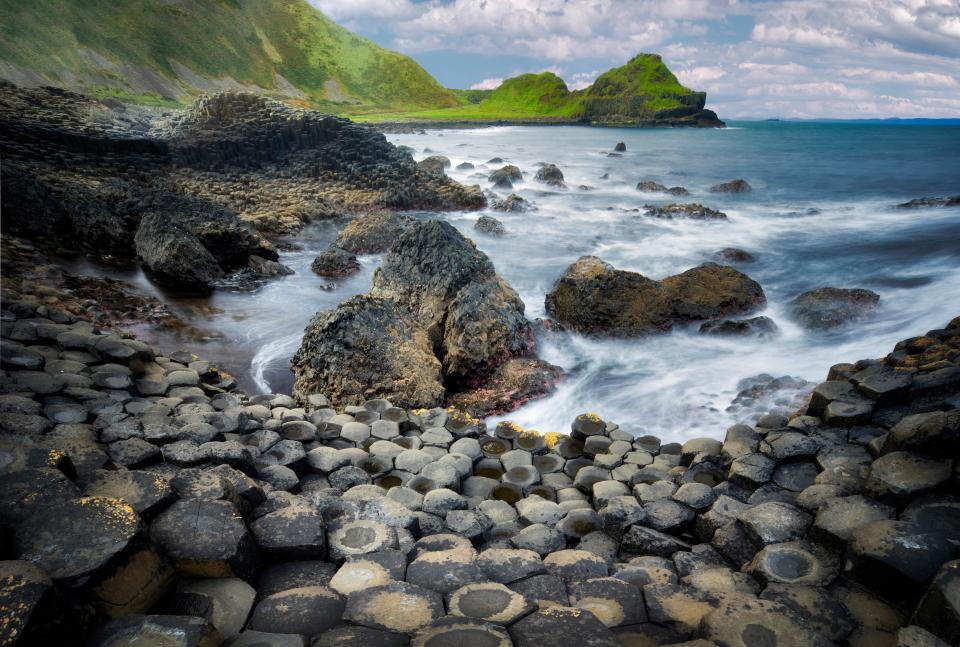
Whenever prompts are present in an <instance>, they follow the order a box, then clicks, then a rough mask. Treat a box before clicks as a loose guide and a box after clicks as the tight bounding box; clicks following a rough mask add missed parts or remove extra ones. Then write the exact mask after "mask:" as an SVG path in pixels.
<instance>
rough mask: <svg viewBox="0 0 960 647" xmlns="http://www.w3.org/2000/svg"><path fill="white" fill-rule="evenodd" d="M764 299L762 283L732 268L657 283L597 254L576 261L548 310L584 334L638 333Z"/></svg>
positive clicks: (704, 269) (740, 309) (735, 310)
mask: <svg viewBox="0 0 960 647" xmlns="http://www.w3.org/2000/svg"><path fill="white" fill-rule="evenodd" d="M765 303H766V297H765V296H764V294H763V289H762V288H761V287H760V285H759V284H758V283H757V282H756V281H754V280H752V279H751V278H750V277H748V276H747V275H746V274H743V273H742V272H739V271H737V270H735V269H733V268H731V267H726V266H722V265H711V264H708V265H701V266H700V267H695V268H693V269H690V270H687V271H686V272H683V273H682V274H677V275H675V276H670V277H667V278H665V279H663V280H661V281H654V280H652V279H648V278H646V277H645V276H643V275H641V274H638V273H636V272H629V271H626V270H618V269H616V268H614V267H613V266H612V265H610V264H609V263H606V262H604V261H602V260H601V259H599V258H597V257H595V256H583V257H581V258H580V259H579V260H577V262H575V263H574V264H572V265H571V266H570V267H568V268H567V270H566V271H565V272H564V274H563V276H561V277H560V279H558V280H557V282H556V283H555V284H554V286H553V290H552V291H551V292H550V293H548V294H547V297H546V308H547V313H548V314H549V315H550V316H551V317H553V318H555V319H556V320H557V321H559V322H560V323H561V324H563V325H564V326H567V327H569V328H571V329H573V330H576V331H578V332H583V333H590V334H600V335H613V336H636V335H643V334H649V333H655V332H661V331H666V330H669V329H670V328H672V327H673V325H674V324H680V323H686V322H691V321H704V320H715V319H720V318H722V317H725V316H729V315H735V314H741V313H747V312H750V311H751V310H753V309H755V308H758V307H760V306H762V305H763V304H765Z"/></svg>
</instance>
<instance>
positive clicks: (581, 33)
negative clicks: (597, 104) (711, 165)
mask: <svg viewBox="0 0 960 647" xmlns="http://www.w3.org/2000/svg"><path fill="white" fill-rule="evenodd" d="M310 1H311V2H312V3H313V4H315V5H316V6H318V7H319V8H320V9H321V10H323V11H325V12H326V13H327V14H328V15H329V16H331V17H332V18H334V19H335V20H339V21H346V22H347V24H348V25H350V26H353V27H356V26H357V25H359V24H362V25H366V26H367V27H369V26H371V25H376V27H377V28H378V29H380V30H381V31H383V32H385V33H390V34H392V37H393V41H392V44H393V46H394V47H395V48H397V49H399V50H400V51H404V52H407V53H412V54H416V53H418V52H428V51H436V50H452V51H456V52H461V53H469V54H475V55H481V56H483V55H489V54H495V55H497V56H498V57H503V56H518V57H526V58H527V59H530V58H532V59H534V60H535V61H539V62H541V63H542V66H541V67H540V69H543V68H548V69H551V70H552V71H554V72H556V73H557V74H559V75H560V76H562V77H564V78H565V79H566V80H567V83H568V86H569V87H571V88H573V89H577V88H582V87H585V86H586V85H588V84H589V83H591V82H592V81H593V80H594V79H595V78H596V76H597V74H598V73H599V71H591V72H579V73H576V74H564V73H563V70H577V69H579V70H594V68H598V67H599V69H601V70H602V69H607V68H608V67H612V66H614V65H620V64H622V63H623V62H625V61H626V60H627V59H628V58H630V57H631V56H633V55H634V54H636V53H638V52H641V51H656V52H660V53H661V54H663V56H664V59H665V61H666V62H667V64H668V65H669V66H670V68H671V69H672V70H674V72H675V73H676V74H677V76H678V77H679V78H680V79H681V81H682V82H684V83H685V84H688V85H690V86H691V87H693V88H695V89H698V90H705V91H706V92H707V93H708V107H711V108H713V109H715V110H717V112H718V113H719V114H720V115H721V116H722V117H731V118H736V117H741V116H757V117H767V116H782V117H815V116H833V117H857V116H884V115H885V114H889V115H899V116H909V115H911V114H912V115H916V116H957V115H960V97H958V92H957V87H958V85H960V1H958V0H763V1H760V0H756V1H753V0H582V1H577V2H573V1H569V0H425V1H423V2H415V1H413V0H310ZM734 19H736V21H735V20H734ZM747 19H749V20H752V28H751V23H750V22H746V26H745V28H744V22H745V20H747ZM735 22H736V24H734V23H735ZM723 34H727V35H726V36H724V35H723ZM601 63H602V64H603V67H601ZM536 67H537V66H536V65H530V64H529V62H527V63H525V64H524V65H523V69H524V70H530V69H536ZM508 71H509V70H506V69H502V68H498V69H496V70H491V72H492V73H490V74H487V75H485V76H489V77H493V76H495V75H498V76H499V75H506V74H507V73H508ZM498 82H499V79H494V78H488V79H483V80H478V81H477V83H475V84H474V87H481V86H483V87H489V86H491V85H493V84H494V83H498Z"/></svg>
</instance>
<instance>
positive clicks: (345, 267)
mask: <svg viewBox="0 0 960 647" xmlns="http://www.w3.org/2000/svg"><path fill="white" fill-rule="evenodd" d="M310 269H311V270H313V273H314V274H317V275H318V276H325V277H328V278H336V279H338V278H343V277H346V276H350V275H351V274H356V273H357V272H359V271H360V261H358V260H357V256H356V254H354V253H353V252H348V251H347V250H345V249H342V248H340V247H337V246H336V245H330V247H328V248H327V249H326V250H324V251H323V252H321V253H320V255H319V256H317V257H316V258H315V259H313V263H311V264H310Z"/></svg>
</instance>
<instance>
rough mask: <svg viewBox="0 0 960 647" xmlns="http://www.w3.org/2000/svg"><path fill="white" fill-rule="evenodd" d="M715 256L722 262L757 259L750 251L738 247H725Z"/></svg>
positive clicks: (744, 261) (748, 261)
mask: <svg viewBox="0 0 960 647" xmlns="http://www.w3.org/2000/svg"><path fill="white" fill-rule="evenodd" d="M714 257H715V258H716V260H718V261H720V262H721V263H753V262H754V261H756V260H757V259H756V257H755V256H754V255H753V254H751V253H750V252H748V251H746V250H745V249H739V248H737V247H724V248H723V249H721V250H720V251H719V252H717V253H716V254H714Z"/></svg>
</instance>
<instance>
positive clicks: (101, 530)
mask: <svg viewBox="0 0 960 647" xmlns="http://www.w3.org/2000/svg"><path fill="white" fill-rule="evenodd" d="M64 528H69V529H70V532H64V531H63V530H64ZM141 528H142V526H141V524H140V518H139V516H138V515H137V513H136V511H135V510H134V509H133V508H132V507H130V505H128V504H127V503H125V502H124V501H122V500H120V499H110V498H103V497H84V498H81V499H68V500H66V501H61V502H59V503H57V504H54V505H51V506H48V507H46V508H44V509H41V510H38V511H35V512H34V514H32V515H31V516H30V517H28V518H27V519H25V520H23V521H22V522H21V523H20V524H19V525H18V526H17V528H16V532H15V535H14V551H15V553H16V555H17V558H18V559H23V560H25V561H29V562H32V563H34V564H36V565H37V566H39V567H40V568H42V569H43V571H44V572H45V573H47V574H48V575H50V577H52V578H53V579H55V580H57V581H62V582H64V583H66V584H67V585H70V584H72V583H75V582H82V581H83V580H84V579H86V578H88V577H90V576H93V575H99V576H102V575H103V574H104V573H110V572H111V571H113V570H115V569H117V568H119V567H120V566H121V565H122V562H124V561H125V557H126V555H125V552H127V550H128V548H129V547H131V544H132V542H133V541H134V539H135V538H136V537H138V536H139V535H140V532H141Z"/></svg>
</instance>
